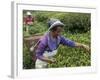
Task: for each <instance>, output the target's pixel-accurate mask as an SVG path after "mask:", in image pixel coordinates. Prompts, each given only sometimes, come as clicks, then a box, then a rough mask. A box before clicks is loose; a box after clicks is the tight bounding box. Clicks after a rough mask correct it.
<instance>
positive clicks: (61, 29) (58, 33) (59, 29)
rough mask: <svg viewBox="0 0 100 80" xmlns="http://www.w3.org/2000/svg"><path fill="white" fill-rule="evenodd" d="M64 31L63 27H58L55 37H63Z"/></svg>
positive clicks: (54, 32)
mask: <svg viewBox="0 0 100 80" xmlns="http://www.w3.org/2000/svg"><path fill="white" fill-rule="evenodd" d="M62 31H63V28H62V27H60V26H59V27H57V29H56V31H53V36H54V37H57V36H59V35H61V32H62Z"/></svg>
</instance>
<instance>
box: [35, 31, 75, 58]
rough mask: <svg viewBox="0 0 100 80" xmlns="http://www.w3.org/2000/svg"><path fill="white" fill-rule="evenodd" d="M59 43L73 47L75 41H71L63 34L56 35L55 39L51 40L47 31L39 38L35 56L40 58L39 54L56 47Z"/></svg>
mask: <svg viewBox="0 0 100 80" xmlns="http://www.w3.org/2000/svg"><path fill="white" fill-rule="evenodd" d="M59 44H63V45H66V46H70V47H75V42H74V41H71V40H69V39H67V38H65V37H63V36H58V37H57V39H56V40H53V39H52V37H51V36H50V34H49V32H48V33H46V34H45V35H44V36H43V37H42V38H41V39H40V43H39V45H38V48H37V49H36V57H37V58H38V59H41V56H42V55H43V53H44V52H45V51H48V52H49V51H50V52H51V51H53V50H55V49H57V48H58V46H59Z"/></svg>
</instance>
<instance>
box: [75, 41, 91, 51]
mask: <svg viewBox="0 0 100 80" xmlns="http://www.w3.org/2000/svg"><path fill="white" fill-rule="evenodd" d="M75 47H80V48H84V49H85V50H86V51H88V52H90V48H89V46H87V45H85V44H82V43H78V42H75Z"/></svg>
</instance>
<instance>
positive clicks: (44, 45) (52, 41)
mask: <svg viewBox="0 0 100 80" xmlns="http://www.w3.org/2000/svg"><path fill="white" fill-rule="evenodd" d="M48 24H49V29H48V32H47V33H46V34H45V35H44V36H43V37H42V38H41V39H40V41H39V43H38V46H37V48H36V50H35V53H36V58H37V60H36V63H35V68H46V67H47V66H48V63H55V62H56V61H55V59H54V58H53V56H55V55H56V53H57V48H58V46H59V45H60V44H63V45H66V46H69V47H81V48H84V49H86V50H87V51H89V50H90V49H89V47H88V46H86V45H84V44H81V43H77V42H74V41H71V40H69V39H68V38H65V37H63V36H62V35H61V32H62V30H63V26H64V24H63V23H62V22H61V21H59V20H57V19H51V20H50V21H49V22H48Z"/></svg>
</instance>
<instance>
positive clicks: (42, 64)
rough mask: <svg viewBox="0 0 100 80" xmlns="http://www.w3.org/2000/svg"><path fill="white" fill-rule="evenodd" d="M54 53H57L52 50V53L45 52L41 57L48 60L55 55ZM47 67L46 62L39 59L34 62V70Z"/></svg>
mask: <svg viewBox="0 0 100 80" xmlns="http://www.w3.org/2000/svg"><path fill="white" fill-rule="evenodd" d="M56 53H57V50H54V51H52V52H47V51H45V52H44V54H43V56H44V57H48V58H49V59H52V58H53V56H55V55H56ZM47 67H48V63H47V62H45V61H42V60H40V59H37V60H36V63H35V68H36V69H41V68H47Z"/></svg>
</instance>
